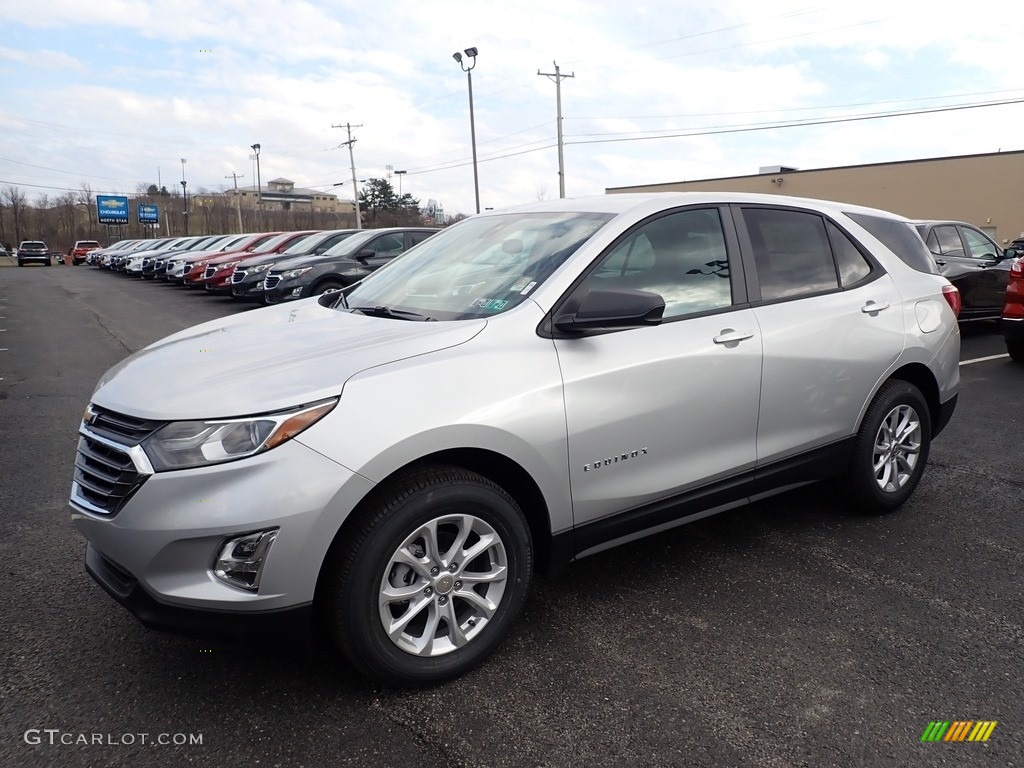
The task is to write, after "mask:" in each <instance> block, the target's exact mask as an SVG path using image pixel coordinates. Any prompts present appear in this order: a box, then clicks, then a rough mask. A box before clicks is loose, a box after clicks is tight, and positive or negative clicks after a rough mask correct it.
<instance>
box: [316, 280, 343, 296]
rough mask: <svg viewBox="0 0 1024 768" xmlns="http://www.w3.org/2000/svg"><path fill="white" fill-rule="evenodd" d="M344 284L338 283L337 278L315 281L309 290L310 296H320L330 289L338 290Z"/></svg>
mask: <svg viewBox="0 0 1024 768" xmlns="http://www.w3.org/2000/svg"><path fill="white" fill-rule="evenodd" d="M344 287H345V286H344V285H343V284H342V283H339V282H338V281H337V280H324V281H323V282H322V283H317V284H316V285H314V286H313V290H312V291H310V292H309V295H310V296H322V295H323V294H325V293H330V292H331V291H340V290H341V289H342V288H344Z"/></svg>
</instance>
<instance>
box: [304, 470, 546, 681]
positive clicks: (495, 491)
mask: <svg viewBox="0 0 1024 768" xmlns="http://www.w3.org/2000/svg"><path fill="white" fill-rule="evenodd" d="M332 561H333V562H332V564H331V567H330V568H329V569H328V571H327V572H326V574H325V576H324V578H325V579H326V581H325V583H324V584H323V587H324V590H323V602H322V605H321V607H322V608H323V609H324V610H325V618H326V620H327V626H328V628H329V630H330V632H331V634H332V636H333V637H334V640H335V642H336V643H337V644H338V645H339V646H340V648H341V649H342V650H343V651H344V653H345V654H346V655H347V656H348V658H349V659H350V660H351V661H352V662H353V663H354V664H355V665H356V666H357V667H358V668H359V669H361V670H362V671H363V672H364V673H365V674H366V675H367V676H369V677H370V678H372V679H374V680H376V681H378V682H380V683H383V684H385V685H394V686H416V685H426V684H431V683H436V682H440V681H441V680H445V679H447V678H450V677H454V676H456V675H460V674H462V673H464V672H467V671H469V670H470V669H472V668H473V667H475V666H476V665H477V664H479V663H480V662H481V661H483V660H484V659H485V658H486V657H487V656H488V655H489V654H490V653H491V652H492V651H493V650H494V649H495V648H496V647H497V646H498V644H499V643H500V642H501V641H502V639H503V638H504V637H505V635H506V634H507V633H508V631H509V628H510V627H511V625H512V623H513V622H514V621H515V619H516V617H517V616H518V615H519V613H520V611H521V609H522V607H523V603H524V602H525V599H526V594H527V591H528V589H529V584H530V575H531V570H532V550H531V543H530V534H529V530H528V528H527V524H526V521H525V519H524V517H523V514H522V511H521V510H520V509H519V507H518V506H517V504H516V503H515V501H514V500H513V499H512V498H511V497H510V496H509V495H508V494H507V493H505V491H504V490H502V489H501V488H500V487H498V486H497V485H495V484H494V483H492V482H491V481H490V480H487V479H486V478H484V477H481V476H480V475H477V474H475V473H472V472H468V471H465V470H462V469H458V468H454V467H433V468H427V469H422V470H418V471H416V472H414V473H411V474H408V475H405V476H404V477H401V478H399V479H397V480H396V481H394V482H393V483H391V484H390V485H388V486H387V487H386V488H384V489H383V492H382V493H380V494H379V495H378V497H377V499H376V502H375V503H374V504H373V505H372V506H371V507H370V508H368V509H367V512H366V514H365V515H364V516H363V517H362V519H361V521H360V522H359V523H358V525H357V527H356V528H355V529H353V530H352V531H351V532H349V533H348V534H347V535H346V538H345V541H344V542H343V543H342V544H341V547H340V548H339V549H338V550H337V551H336V552H335V553H334V554H333V556H332Z"/></svg>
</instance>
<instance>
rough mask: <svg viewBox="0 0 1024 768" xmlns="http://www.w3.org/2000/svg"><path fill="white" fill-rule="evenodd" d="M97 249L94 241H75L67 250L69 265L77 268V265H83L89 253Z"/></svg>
mask: <svg viewBox="0 0 1024 768" xmlns="http://www.w3.org/2000/svg"><path fill="white" fill-rule="evenodd" d="M99 247H100V244H99V243H97V242H96V241H95V240H76V241H75V244H74V245H73V246H71V247H70V248H69V249H68V256H70V257H71V263H72V264H74V265H75V266H76V267H77V266H78V265H79V264H84V263H85V259H86V257H87V256H88V255H89V251H95V250H96V249H98V248H99Z"/></svg>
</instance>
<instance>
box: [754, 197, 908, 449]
mask: <svg viewBox="0 0 1024 768" xmlns="http://www.w3.org/2000/svg"><path fill="white" fill-rule="evenodd" d="M736 214H737V225H738V229H739V233H740V240H741V243H742V244H743V249H744V268H745V270H746V272H747V275H748V280H749V282H748V286H749V287H748V290H749V292H750V297H751V301H752V302H753V306H754V308H753V313H754V315H755V317H756V318H757V325H758V327H759V328H760V332H761V336H762V339H763V345H764V365H763V367H762V374H761V396H760V415H759V419H758V425H757V457H758V466H764V465H766V464H770V463H772V462H775V461H778V460H781V459H785V458H788V457H791V456H796V455H798V454H801V453H804V452H806V451H810V450H812V449H815V448H820V447H823V446H826V445H828V444H830V443H833V442H836V441H838V440H840V439H842V438H846V437H850V436H851V435H853V434H854V433H855V432H856V430H857V426H858V419H859V416H860V412H861V409H862V407H863V406H864V403H865V402H866V400H867V398H868V397H870V396H871V394H872V393H873V392H874V390H875V389H876V387H877V385H878V382H879V378H880V377H881V375H882V374H883V373H885V371H886V370H887V369H888V368H889V366H890V365H891V364H892V363H893V362H894V361H895V360H896V359H897V357H898V356H899V355H900V353H901V352H902V351H903V345H904V329H903V313H902V309H901V299H900V295H899V292H898V291H897V290H896V287H895V285H894V284H893V282H892V279H891V278H890V277H889V275H888V274H887V273H886V272H885V270H884V269H883V268H882V267H881V265H880V264H878V263H877V262H876V261H875V260H874V259H872V258H871V256H870V254H869V252H868V251H867V249H865V248H864V247H863V246H860V245H859V244H857V243H856V241H855V240H854V239H853V238H852V237H851V236H850V235H849V234H848V233H846V232H844V231H843V230H842V229H841V228H840V227H839V226H837V225H836V223H835V222H833V221H832V220H831V219H828V218H826V217H825V216H823V215H822V214H819V213H817V212H815V211H807V210H803V209H792V208H781V207H780V208H774V207H769V206H737V207H736Z"/></svg>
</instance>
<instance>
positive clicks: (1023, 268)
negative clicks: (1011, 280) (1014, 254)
mask: <svg viewBox="0 0 1024 768" xmlns="http://www.w3.org/2000/svg"><path fill="white" fill-rule="evenodd" d="M1010 277H1018V278H1024V259H1014V260H1013V263H1012V264H1010Z"/></svg>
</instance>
